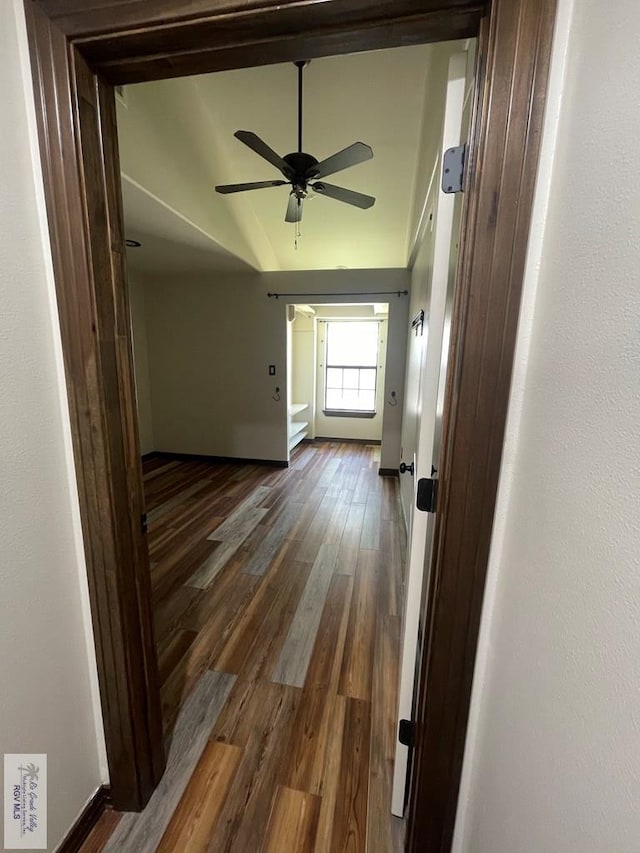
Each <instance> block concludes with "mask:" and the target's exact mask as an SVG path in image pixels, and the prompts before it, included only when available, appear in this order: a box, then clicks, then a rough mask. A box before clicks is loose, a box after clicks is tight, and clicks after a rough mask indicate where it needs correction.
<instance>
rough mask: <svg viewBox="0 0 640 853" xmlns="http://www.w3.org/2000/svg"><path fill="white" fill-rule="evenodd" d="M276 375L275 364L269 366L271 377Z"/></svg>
mask: <svg viewBox="0 0 640 853" xmlns="http://www.w3.org/2000/svg"><path fill="white" fill-rule="evenodd" d="M275 375H276V366H275V364H270V365H269V376H275Z"/></svg>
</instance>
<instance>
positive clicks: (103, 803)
mask: <svg viewBox="0 0 640 853" xmlns="http://www.w3.org/2000/svg"><path fill="white" fill-rule="evenodd" d="M112 805H113V803H112V802H111V789H110V788H109V786H108V785H102V786H101V787H100V788H98V790H97V791H96V792H95V794H94V795H93V797H91V799H90V800H89V802H88V803H87V805H86V806H85V807H84V808H83V810H82V812H81V813H80V817H79V818H78V819H77V820H76V822H75V823H74V824H73V826H72V827H71V829H70V830H69V832H68V833H67V834H66V835H65V837H64V838H63V839H62V841H61V842H60V846H59V847H58V853H78V851H79V850H80V849H81V848H82V845H83V844H84V842H85V841H86V840H87V838H88V837H89V833H90V832H91V830H92V829H93V828H94V826H95V825H96V824H97V823H98V821H99V820H100V818H101V817H102V815H103V814H104V812H105V810H106V809H109V808H111V807H112Z"/></svg>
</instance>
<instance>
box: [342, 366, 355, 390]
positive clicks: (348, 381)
mask: <svg viewBox="0 0 640 853" xmlns="http://www.w3.org/2000/svg"><path fill="white" fill-rule="evenodd" d="M343 372H344V379H343V382H342V384H343V386H344V387H345V388H351V389H352V390H354V391H357V390H358V371H357V370H345V371H343Z"/></svg>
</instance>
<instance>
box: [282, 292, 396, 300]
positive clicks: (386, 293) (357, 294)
mask: <svg viewBox="0 0 640 853" xmlns="http://www.w3.org/2000/svg"><path fill="white" fill-rule="evenodd" d="M408 295H409V291H408V290H371V291H368V292H366V291H362V290H358V291H351V292H350V293H343V292H341V293H267V296H268V297H269V299H280V297H281V296H287V297H294V296H295V297H296V298H298V299H302V298H304V299H308V298H309V297H310V296H335V297H336V298H338V299H341V298H342V297H344V296H398V297H400V296H408Z"/></svg>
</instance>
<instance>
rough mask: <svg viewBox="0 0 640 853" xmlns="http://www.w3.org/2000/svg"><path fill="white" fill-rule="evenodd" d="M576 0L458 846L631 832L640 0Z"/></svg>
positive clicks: (620, 842) (538, 220)
mask: <svg viewBox="0 0 640 853" xmlns="http://www.w3.org/2000/svg"><path fill="white" fill-rule="evenodd" d="M571 5H572V4H571V2H568V0H561V2H560V16H559V19H558V21H559V24H558V28H557V38H556V44H555V53H554V73H553V77H552V86H551V103H550V105H549V109H548V111H547V117H546V122H545V125H546V129H545V141H544V145H545V148H544V156H543V161H542V168H541V172H540V176H539V181H538V196H537V207H536V216H535V219H534V228H533V231H532V240H531V246H530V253H529V262H528V273H527V280H526V290H525V302H524V309H523V313H522V317H521V325H520V330H519V345H518V353H517V361H516V372H515V376H514V380H513V386H512V395H511V405H510V412H509V424H508V434H507V443H506V447H505V456H504V461H503V469H502V476H501V482H500V490H499V498H498V514H497V518H496V526H495V531H494V538H493V547H492V553H491V562H490V570H489V582H488V588H487V593H486V597H485V603H484V611H483V617H482V632H481V642H480V649H479V656H478V665H477V670H476V677H475V683H474V693H473V704H472V717H471V724H470V728H469V733H468V740H467V748H466V757H465V766H464V777H463V787H462V792H461V798H460V807H459V813H458V825H457V832H456V842H455V850H456V851H465V853H514V851H532V853H533V851H535V853H538V851H540V853H583V851H584V853H587V851H588V853H636V851H637V850H638V849H640V808H639V806H638V804H639V803H640V772H639V768H640V663H639V662H640V559H639V555H640V523H639V521H638V493H639V491H640V471H639V467H638V459H639V457H640V446H639V445H640V440H639V436H640V289H639V287H638V257H639V256H640V216H639V214H640V207H639V203H638V199H639V198H640V169H639V168H638V155H639V154H640V145H639V143H638V139H639V138H640V112H639V110H638V91H639V90H640V52H639V51H638V33H639V32H640V7H639V6H638V3H637V0H614V2H610V3H606V4H605V3H600V2H597V0H581V2H577V3H575V7H574V9H573V18H572V20H571V21H570V14H571ZM567 37H568V42H567ZM567 44H568V53H567V58H566V80H565V82H564V90H562V87H563V80H562V75H563V62H564V52H565V48H566V47H567ZM561 92H562V100H561V103H559V98H560V93H561ZM558 116H559V123H558ZM556 125H557V134H558V135H557V147H556V155H555V163H553V172H552V173H551V166H552V162H551V161H552V153H553V142H554V139H553V136H554V132H555V129H556ZM551 178H552V180H551ZM547 197H548V207H547ZM545 220H546V221H545Z"/></svg>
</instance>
